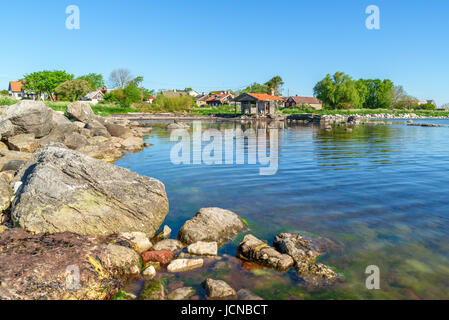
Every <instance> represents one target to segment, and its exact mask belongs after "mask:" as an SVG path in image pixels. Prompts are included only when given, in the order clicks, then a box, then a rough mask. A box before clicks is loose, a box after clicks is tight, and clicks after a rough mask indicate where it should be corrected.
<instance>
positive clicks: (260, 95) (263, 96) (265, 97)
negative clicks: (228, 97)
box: [248, 93, 284, 101]
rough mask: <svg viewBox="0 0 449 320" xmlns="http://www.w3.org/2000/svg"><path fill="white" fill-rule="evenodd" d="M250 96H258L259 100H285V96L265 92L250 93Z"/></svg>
mask: <svg viewBox="0 0 449 320" xmlns="http://www.w3.org/2000/svg"><path fill="white" fill-rule="evenodd" d="M248 94H249V95H250V96H252V97H254V98H256V99H257V100H261V101H267V100H279V101H284V98H281V97H278V96H271V95H269V94H265V93H248Z"/></svg>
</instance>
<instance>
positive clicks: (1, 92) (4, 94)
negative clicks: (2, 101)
mask: <svg viewBox="0 0 449 320" xmlns="http://www.w3.org/2000/svg"><path fill="white" fill-rule="evenodd" d="M0 95H2V96H7V95H9V91H8V90H2V91H0Z"/></svg>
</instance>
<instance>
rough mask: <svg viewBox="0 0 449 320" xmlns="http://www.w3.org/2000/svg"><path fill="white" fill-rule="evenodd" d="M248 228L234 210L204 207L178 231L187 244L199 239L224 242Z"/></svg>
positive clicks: (180, 238)
mask: <svg viewBox="0 0 449 320" xmlns="http://www.w3.org/2000/svg"><path fill="white" fill-rule="evenodd" d="M245 228H246V225H245V223H244V222H243V221H242V219H240V217H239V216H238V215H237V214H235V213H234V212H232V211H229V210H225V209H221V208H202V209H200V210H199V211H198V213H197V214H196V215H195V217H193V218H192V219H190V220H188V221H186V223H184V225H183V226H182V228H181V230H180V231H179V233H178V240H180V241H182V242H183V243H185V244H188V245H189V244H192V243H195V242H197V241H208V242H213V241H216V242H217V243H218V244H220V245H221V244H223V243H225V242H226V241H228V240H229V239H231V238H232V237H234V236H235V235H237V234H238V233H240V232H242V231H243V230H244V229H245Z"/></svg>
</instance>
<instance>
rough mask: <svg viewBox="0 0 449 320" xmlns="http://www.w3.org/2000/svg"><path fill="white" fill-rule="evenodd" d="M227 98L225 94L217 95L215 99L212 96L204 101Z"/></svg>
mask: <svg viewBox="0 0 449 320" xmlns="http://www.w3.org/2000/svg"><path fill="white" fill-rule="evenodd" d="M227 96H229V94H227V93H225V94H220V95H217V96H216V97H215V95H214V96H212V97H210V98H208V99H206V101H213V100H221V99H224V98H226V97H227Z"/></svg>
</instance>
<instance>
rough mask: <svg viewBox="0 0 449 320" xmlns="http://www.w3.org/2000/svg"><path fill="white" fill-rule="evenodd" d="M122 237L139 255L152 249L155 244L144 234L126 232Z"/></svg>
mask: <svg viewBox="0 0 449 320" xmlns="http://www.w3.org/2000/svg"><path fill="white" fill-rule="evenodd" d="M120 237H122V238H124V239H125V240H127V241H128V242H129V243H130V244H131V246H132V248H133V249H134V250H135V251H136V252H137V253H143V252H145V251H148V250H150V249H151V247H152V246H153V244H152V243H151V242H150V240H149V239H148V238H147V236H146V234H145V233H143V232H124V233H122V234H120Z"/></svg>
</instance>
